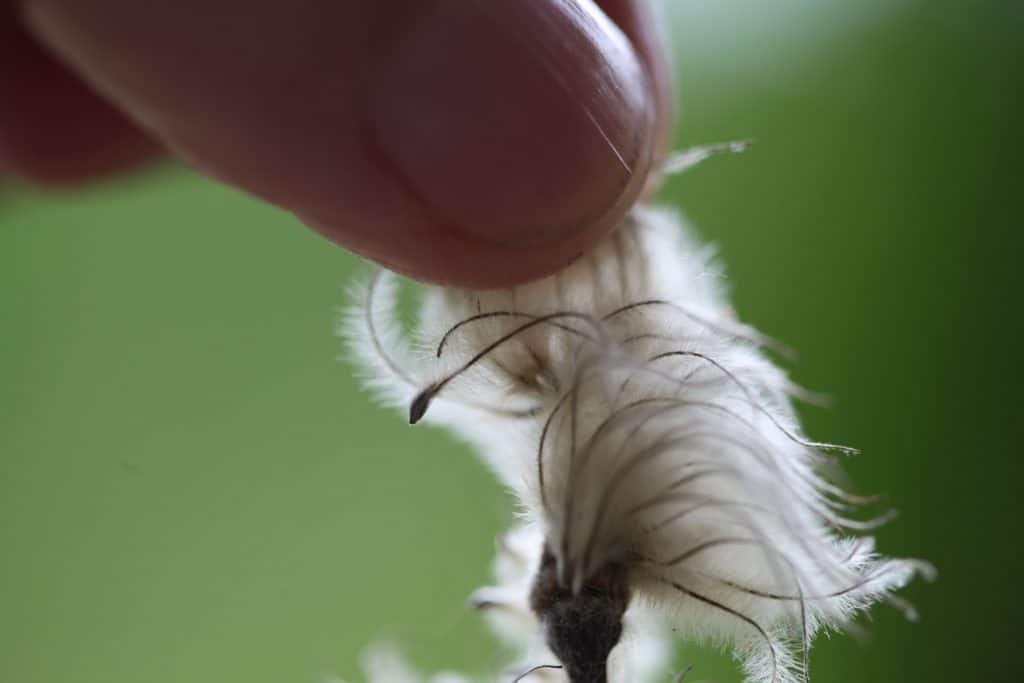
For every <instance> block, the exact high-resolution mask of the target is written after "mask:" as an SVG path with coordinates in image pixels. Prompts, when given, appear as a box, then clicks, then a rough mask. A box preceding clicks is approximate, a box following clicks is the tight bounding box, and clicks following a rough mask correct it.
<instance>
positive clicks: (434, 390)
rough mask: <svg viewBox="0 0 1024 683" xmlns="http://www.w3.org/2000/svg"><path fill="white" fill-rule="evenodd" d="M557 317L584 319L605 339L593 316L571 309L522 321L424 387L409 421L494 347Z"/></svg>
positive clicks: (419, 416) (412, 421)
mask: <svg viewBox="0 0 1024 683" xmlns="http://www.w3.org/2000/svg"><path fill="white" fill-rule="evenodd" d="M558 318H575V319H578V320H582V321H584V322H586V323H588V324H591V325H592V326H593V327H594V329H595V330H596V331H597V333H598V338H599V339H600V340H601V341H602V342H604V341H607V340H606V338H605V334H604V330H603V329H602V328H601V326H600V324H599V323H598V322H597V321H595V320H594V319H593V318H591V317H590V316H587V315H584V314H582V313H575V312H572V311H569V312H559V313H549V314H548V315H544V316H541V317H540V318H535V319H533V320H531V321H530V322H528V323H524V324H522V325H520V326H519V327H517V328H516V329H514V330H512V331H511V332H509V333H507V334H504V335H502V336H501V337H499V338H498V339H496V340H494V341H493V342H491V343H490V344H488V345H487V346H485V347H484V348H483V349H482V350H480V351H478V352H477V353H476V355H474V356H473V357H472V358H470V359H469V360H468V361H466V362H465V363H463V364H462V365H461V366H460V367H459V368H458V369H456V370H454V371H453V372H451V373H449V374H448V375H446V376H445V377H444V379H441V380H440V381H438V382H435V383H433V384H431V385H430V386H428V387H427V388H426V389H423V390H422V391H421V392H420V393H419V394H418V395H417V396H416V397H415V398H414V399H413V401H412V404H411V405H410V408H409V422H410V423H412V424H416V423H417V422H419V420H420V419H421V418H422V417H423V415H424V414H425V413H426V412H427V409H428V408H429V407H430V402H431V401H432V400H433V399H434V398H435V397H437V396H438V394H440V393H441V391H442V390H443V389H444V388H445V387H446V386H447V385H448V384H449V383H450V382H451V381H452V380H454V379H455V378H457V377H458V376H459V375H461V374H462V373H464V372H466V371H467V370H469V369H470V368H472V367H473V366H474V365H476V364H477V363H479V362H480V361H481V360H483V359H484V358H486V357H487V356H488V355H489V354H490V353H491V352H492V351H494V350H495V349H497V348H499V347H500V346H502V345H503V344H505V343H507V342H509V341H510V340H512V339H515V338H516V337H517V336H519V335H520V334H522V333H523V332H526V331H527V330H530V329H532V328H534V327H537V326H538V325H544V324H546V323H548V322H549V321H551V320H557V319H558ZM530 414H531V415H532V414H535V412H531V413H530Z"/></svg>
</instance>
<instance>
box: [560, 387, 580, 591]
mask: <svg viewBox="0 0 1024 683" xmlns="http://www.w3.org/2000/svg"><path fill="white" fill-rule="evenodd" d="M571 400H572V406H571V409H570V412H569V481H572V480H573V479H574V477H575V474H576V472H575V468H576V462H575V461H576V428H577V423H578V420H579V384H576V385H574V386H573V388H572V399H571ZM570 491H571V488H570ZM572 511H573V496H572V495H567V496H566V497H565V516H564V519H565V529H564V530H563V532H562V557H565V558H568V557H569V536H570V535H571V533H572ZM562 571H563V573H565V574H566V575H564V576H562V578H561V580H562V585H566V584H568V576H567V574H568V571H569V563H565V564H564V565H563V566H562Z"/></svg>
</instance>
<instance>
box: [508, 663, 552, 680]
mask: <svg viewBox="0 0 1024 683" xmlns="http://www.w3.org/2000/svg"><path fill="white" fill-rule="evenodd" d="M561 668H562V665H561V664H539V665H537V666H535V667H533V668H532V669H528V670H526V671H524V672H523V673H521V674H519V675H518V676H516V677H515V678H514V679H513V680H512V683H519V681H521V680H523V679H524V678H526V677H527V676H529V675H531V674H535V673H537V672H538V671H541V670H543V669H561Z"/></svg>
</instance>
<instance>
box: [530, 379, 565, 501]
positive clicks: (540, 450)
mask: <svg viewBox="0 0 1024 683" xmlns="http://www.w3.org/2000/svg"><path fill="white" fill-rule="evenodd" d="M570 395H571V392H570V393H565V394H563V395H562V398H560V399H558V403H557V404H555V407H554V408H552V409H551V414H550V415H548V419H547V420H545V421H544V427H543V428H542V429H541V431H540V441H539V443H538V445H537V485H538V487H539V488H540V502H541V506H542V507H543V509H544V510H545V511H547V509H548V495H547V485H546V484H545V481H544V443H545V442H546V441H547V437H548V431H549V430H550V429H551V422H552V420H554V419H555V415H556V414H558V411H559V410H561V409H562V406H563V405H565V402H566V401H567V400H568V399H569V396H570Z"/></svg>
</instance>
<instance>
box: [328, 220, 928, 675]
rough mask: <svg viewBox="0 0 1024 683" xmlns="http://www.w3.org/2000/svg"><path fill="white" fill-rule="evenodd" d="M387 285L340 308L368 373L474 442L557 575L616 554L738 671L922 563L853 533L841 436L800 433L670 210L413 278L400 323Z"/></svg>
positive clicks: (653, 600)
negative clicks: (497, 261) (563, 259)
mask: <svg viewBox="0 0 1024 683" xmlns="http://www.w3.org/2000/svg"><path fill="white" fill-rule="evenodd" d="M393 288H394V285H393V281H392V276H390V275H388V274H381V275H379V276H378V277H377V278H376V279H375V280H374V284H373V285H371V288H370V290H369V291H368V293H367V294H368V295H367V296H366V297H365V298H364V299H363V300H362V301H361V302H360V303H359V304H358V305H357V306H356V307H355V308H354V309H353V312H352V313H351V316H350V323H349V324H348V325H347V326H346V331H347V333H348V334H349V335H350V337H351V338H352V341H353V348H354V349H355V351H356V353H357V355H358V356H359V357H360V359H361V360H362V361H363V364H364V365H365V366H366V367H368V368H369V369H371V376H372V378H373V382H374V386H375V387H376V388H377V389H378V390H379V391H380V392H381V395H382V396H384V397H385V398H386V399H388V400H390V401H392V402H397V403H398V404H399V405H401V406H402V407H408V406H411V413H410V418H411V420H412V421H417V420H419V419H420V418H423V417H424V416H426V419H428V420H432V421H436V422H438V423H441V424H444V425H446V426H448V427H449V428H451V429H452V430H453V431H454V432H455V433H457V434H459V435H461V436H463V437H464V438H466V439H467V440H468V441H469V442H470V443H472V444H473V445H474V446H475V447H476V449H477V451H478V452H479V453H480V455H481V456H482V457H483V459H484V460H485V461H486V462H487V463H489V464H490V465H491V467H492V468H493V469H494V470H495V472H496V473H497V474H498V476H499V477H500V478H501V479H502V481H503V482H504V483H505V484H506V485H507V486H508V487H510V488H511V489H512V490H513V491H514V492H515V493H516V494H517V495H518V496H519V498H520V500H521V501H522V503H523V506H524V508H525V510H526V513H527V516H528V517H529V518H531V519H536V520H538V522H539V524H540V525H541V526H542V528H543V537H544V541H543V544H544V545H546V547H547V549H548V551H549V552H550V554H551V555H552V556H553V558H554V560H555V562H556V565H557V576H558V581H559V583H560V585H562V586H564V587H566V588H567V589H569V590H571V591H573V592H575V593H579V592H580V591H581V590H582V589H583V588H584V587H586V586H587V585H588V581H590V580H591V579H593V578H594V577H597V576H599V574H600V572H602V571H603V570H605V569H606V568H608V567H610V566H622V567H625V569H626V571H627V575H628V583H629V591H630V594H631V595H632V596H633V604H636V603H638V602H641V603H644V604H649V605H655V606H657V607H658V608H659V609H661V610H662V611H663V612H665V613H667V614H669V615H670V617H671V619H672V621H673V624H674V625H675V626H676V628H677V629H678V630H679V631H680V632H681V633H683V634H684V635H686V636H688V637H691V638H694V639H702V638H712V639H715V640H719V641H723V642H728V643H731V644H732V645H733V647H734V652H735V653H736V654H737V656H738V657H739V659H740V660H741V662H742V664H743V667H744V669H745V671H746V674H747V680H748V681H751V682H754V681H758V682H762V681H763V682H766V683H768V682H770V683H791V682H792V681H802V680H806V677H807V648H808V645H809V642H810V639H811V637H812V636H813V635H814V634H815V633H816V632H817V631H819V630H820V629H822V628H825V627H835V628H838V627H842V626H843V625H844V624H846V622H847V621H848V619H849V618H850V617H852V616H853V615H854V614H855V613H856V612H858V611H859V610H862V609H864V608H865V607H867V606H869V605H870V604H872V603H873V602H876V601H878V600H890V601H893V602H895V601H896V599H895V598H892V597H891V596H890V593H891V591H892V590H894V589H896V588H899V587H901V586H902V585H903V584H905V583H906V582H907V581H908V580H909V579H910V578H911V576H912V575H913V574H914V573H915V572H917V571H926V572H927V571H929V569H928V567H927V566H926V565H924V564H922V563H917V562H912V561H903V560H886V559H882V558H880V557H878V556H877V555H875V554H874V550H873V543H872V540H871V539H870V538H868V537H859V538H858V537H854V536H852V535H850V534H849V532H850V531H863V530H865V529H868V528H870V527H871V526H872V524H873V523H872V522H871V521H868V522H864V521H857V520H855V519H851V517H853V516H854V512H855V511H854V509H853V508H855V507H856V505H857V504H858V503H859V502H861V501H859V500H858V499H856V498H854V497H851V496H848V495H846V494H845V493H844V492H843V491H842V490H840V489H839V488H838V487H837V486H835V485H834V484H832V483H830V482H829V481H828V480H827V479H826V478H825V477H824V476H823V474H822V472H823V469H824V463H825V458H826V456H825V455H824V453H825V452H826V451H830V450H831V451H837V452H840V453H841V452H843V451H848V450H849V449H843V448H840V447H833V446H830V445H828V444H820V443H815V442H812V441H810V440H808V439H807V438H806V437H804V436H803V435H802V434H801V433H800V428H799V425H798V422H797V419H796V416H795V414H794V412H793V410H792V407H791V405H790V396H791V395H792V394H793V393H794V385H793V384H792V383H791V382H790V381H789V380H788V378H787V376H786V374H785V373H784V372H783V371H782V370H780V369H779V368H778V366H777V365H775V364H774V363H773V362H771V361H770V360H769V359H768V357H767V355H766V354H765V353H764V349H765V348H766V347H772V346H774V343H773V342H771V341H770V340H768V339H767V338H765V337H763V336H762V335H760V334H758V333H757V332H756V331H754V330H753V329H751V328H749V327H747V326H745V325H743V324H742V323H740V322H738V321H737V320H736V319H735V317H734V315H733V313H732V311H731V308H730V307H729V305H728V303H727V300H726V298H725V295H724V288H723V281H722V276H721V272H720V270H719V269H718V267H717V266H716V264H715V262H714V260H713V259H712V253H711V252H710V250H709V249H707V248H705V247H701V246H699V245H698V244H697V243H696V242H695V241H693V240H692V239H691V238H690V237H689V236H688V235H687V233H686V231H685V230H684V229H683V228H682V225H681V221H680V219H679V218H678V216H677V215H675V214H674V213H672V212H669V211H665V210H660V209H652V208H639V209H637V210H635V211H634V212H633V213H632V214H631V215H630V216H629V217H627V219H626V220H625V221H624V223H623V224H622V225H621V226H620V227H619V229H618V230H616V231H615V232H614V233H612V234H611V235H610V236H609V237H608V238H607V239H606V240H605V241H604V242H603V243H601V244H600V245H598V246H597V248H595V249H594V250H593V251H591V252H590V253H589V254H588V255H586V256H585V257H583V258H581V259H580V260H578V261H577V262H575V263H573V264H572V265H570V266H569V267H567V268H566V269H564V270H563V271H561V272H559V273H557V274H555V275H553V276H551V277H548V278H545V279H542V280H539V281H536V282H533V283H529V284H527V285H523V286H520V287H515V288H511V289H506V290H497V291H466V290H455V289H444V288H431V289H429V290H428V291H427V293H426V295H425V297H424V300H423V303H422V306H421V315H420V322H419V326H418V329H417V333H416V340H415V342H414V343H412V344H409V343H405V342H403V340H402V339H401V338H400V336H399V335H397V334H395V333H394V330H395V329H396V326H395V324H394V322H393V317H392V315H391V313H390V312H389V311H391V310H392V303H391V302H390V301H389V300H388V299H389V297H391V296H392V294H393ZM415 348H421V349H423V351H420V352H418V353H414V352H413V349H415ZM537 545H538V546H540V545H541V541H540V540H538V541H537ZM536 552H537V553H538V554H539V553H540V550H539V548H538V549H537V550H536ZM541 616H542V617H543V615H541ZM549 635H550V634H549Z"/></svg>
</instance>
